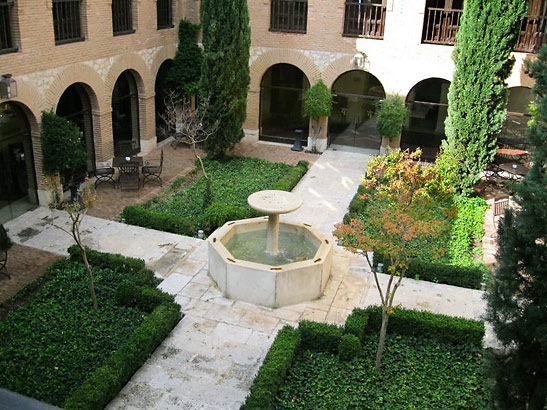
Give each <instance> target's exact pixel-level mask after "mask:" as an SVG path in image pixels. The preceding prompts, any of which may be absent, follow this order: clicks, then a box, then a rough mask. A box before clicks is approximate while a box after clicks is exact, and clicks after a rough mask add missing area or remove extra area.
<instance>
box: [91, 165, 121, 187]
mask: <svg viewBox="0 0 547 410" xmlns="http://www.w3.org/2000/svg"><path fill="white" fill-rule="evenodd" d="M97 165H98V167H97V169H96V170H95V178H96V179H95V189H96V188H97V185H99V184H102V183H103V182H110V183H112V186H113V187H114V188H116V181H115V180H114V174H115V172H116V171H115V169H114V168H113V167H112V164H111V163H110V161H106V162H100V163H99V162H98V163H97Z"/></svg>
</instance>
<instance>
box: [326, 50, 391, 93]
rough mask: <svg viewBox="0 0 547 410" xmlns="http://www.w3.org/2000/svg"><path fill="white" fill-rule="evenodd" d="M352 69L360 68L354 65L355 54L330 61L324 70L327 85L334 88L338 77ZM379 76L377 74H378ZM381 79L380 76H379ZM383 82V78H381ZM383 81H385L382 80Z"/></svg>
mask: <svg viewBox="0 0 547 410" xmlns="http://www.w3.org/2000/svg"><path fill="white" fill-rule="evenodd" d="M352 70H359V68H356V67H355V66H354V65H353V54H352V55H350V54H348V55H347V56H344V57H340V58H339V59H338V60H335V61H333V62H332V63H330V64H329V65H328V66H327V67H326V68H325V69H324V70H323V75H322V78H323V81H324V82H325V84H326V85H327V87H329V88H332V86H333V85H334V82H335V81H336V79H337V78H338V77H340V76H341V75H342V74H344V73H345V72H347V71H352ZM361 70H363V71H367V70H365V69H361ZM376 77H377V76H376ZM378 79H379V80H380V78H378ZM380 82H382V80H380ZM382 83H383V82H382Z"/></svg>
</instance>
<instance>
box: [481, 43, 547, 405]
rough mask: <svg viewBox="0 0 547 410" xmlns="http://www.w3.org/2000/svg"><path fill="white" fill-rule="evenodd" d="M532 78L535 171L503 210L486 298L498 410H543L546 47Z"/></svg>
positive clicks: (546, 393)
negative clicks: (494, 345)
mask: <svg viewBox="0 0 547 410" xmlns="http://www.w3.org/2000/svg"><path fill="white" fill-rule="evenodd" d="M530 72H531V76H532V77H533V78H534V79H535V80H536V85H535V87H534V93H535V95H536V98H537V104H538V111H537V114H536V117H535V118H534V120H533V123H532V125H531V127H530V129H529V131H528V139H529V141H530V144H531V145H532V146H533V147H534V148H535V149H534V155H533V158H534V159H533V166H532V168H531V169H530V173H529V174H528V175H527V176H526V177H525V178H524V179H523V180H522V181H521V182H520V183H519V184H517V185H516V186H515V199H516V202H517V203H518V205H519V206H520V207H519V209H518V210H507V211H506V213H505V218H504V219H503V220H502V223H501V225H500V228H499V231H498V237H499V251H498V264H499V265H498V268H497V269H496V272H495V276H494V279H493V283H492V289H491V291H490V292H489V293H488V295H487V300H488V311H487V319H488V321H490V322H491V323H492V324H493V326H494V331H495V332H496V335H497V337H498V339H499V341H500V342H501V343H502V344H503V347H504V350H503V351H502V352H501V353H499V354H495V355H494V354H492V355H490V358H489V362H488V368H489V370H490V373H491V376H492V378H493V390H492V403H493V407H494V408H499V409H545V408H547V268H546V266H547V190H546V187H547V46H543V48H542V49H541V51H540V53H539V54H538V59H537V60H536V61H535V62H534V63H533V64H531V66H530Z"/></svg>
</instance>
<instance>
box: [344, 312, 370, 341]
mask: <svg viewBox="0 0 547 410" xmlns="http://www.w3.org/2000/svg"><path fill="white" fill-rule="evenodd" d="M367 322H368V314H367V313H366V312H365V311H364V310H363V309H357V308H356V309H353V312H351V314H350V315H349V316H348V318H347V319H346V324H345V325H344V333H346V334H351V335H354V336H356V337H357V338H358V339H359V340H360V341H361V342H362V341H363V339H364V338H365V328H366V327H367Z"/></svg>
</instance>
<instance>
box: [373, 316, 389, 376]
mask: <svg viewBox="0 0 547 410" xmlns="http://www.w3.org/2000/svg"><path fill="white" fill-rule="evenodd" d="M388 320H389V315H388V313H387V311H386V310H384V308H382V327H381V328H380V339H379V340H378V351H377V352H376V371H377V372H379V371H380V365H381V362H382V351H383V350H384V343H385V341H386V332H387V322H388Z"/></svg>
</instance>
